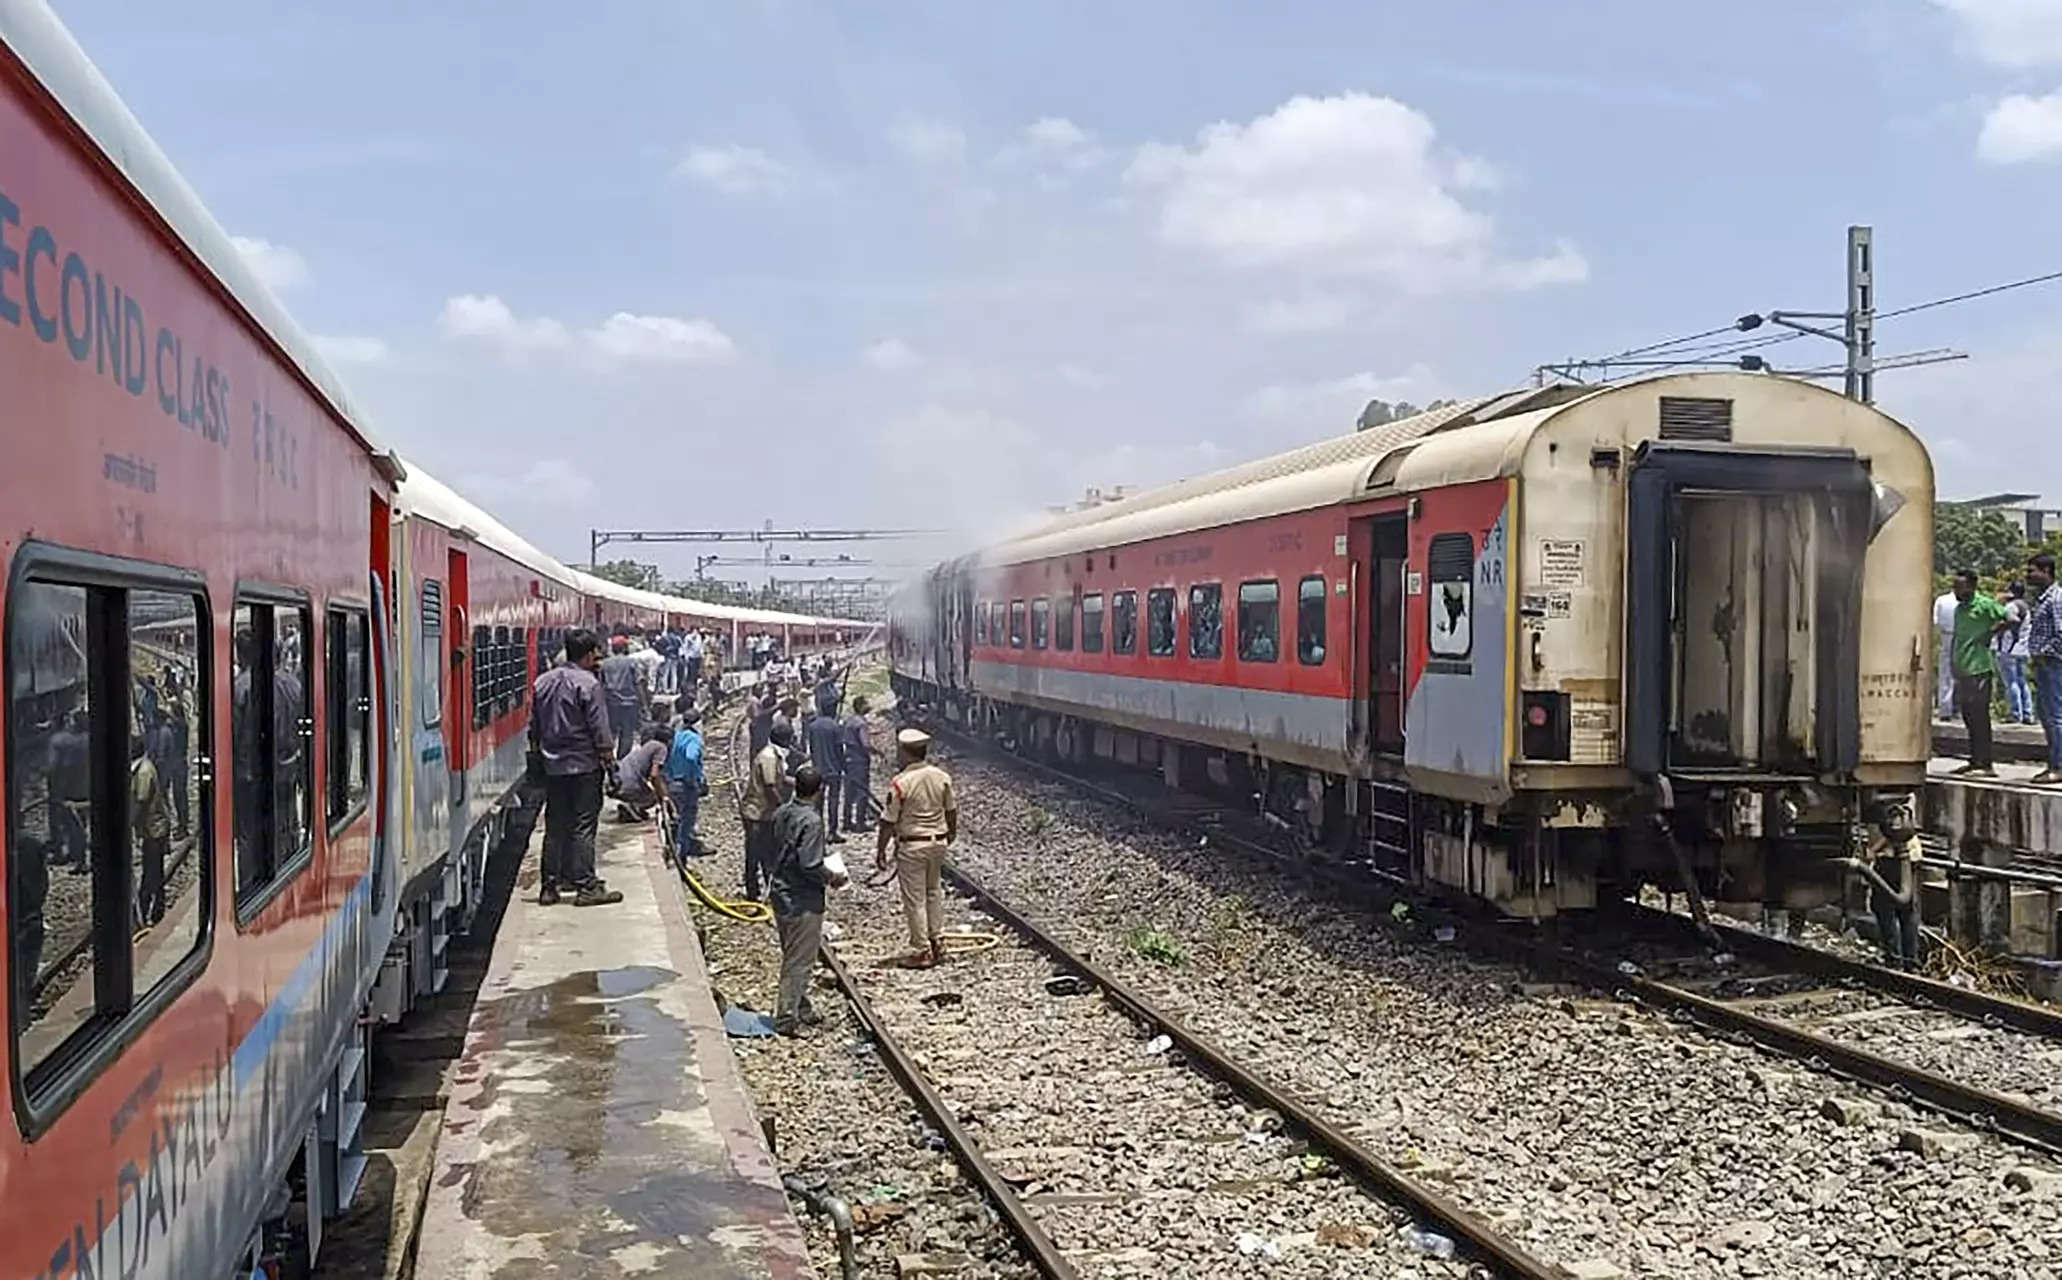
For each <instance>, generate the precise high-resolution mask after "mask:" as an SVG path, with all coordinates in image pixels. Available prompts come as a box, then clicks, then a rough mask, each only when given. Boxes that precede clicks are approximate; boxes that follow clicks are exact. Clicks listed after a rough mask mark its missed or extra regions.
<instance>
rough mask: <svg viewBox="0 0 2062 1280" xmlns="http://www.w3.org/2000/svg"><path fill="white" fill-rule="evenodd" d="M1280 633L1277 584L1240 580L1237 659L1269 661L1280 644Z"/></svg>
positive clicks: (1280, 602)
mask: <svg viewBox="0 0 2062 1280" xmlns="http://www.w3.org/2000/svg"><path fill="white" fill-rule="evenodd" d="M1281 634H1282V588H1281V584H1280V583H1278V582H1272V581H1270V582H1242V583H1240V584H1239V661H1240V662H1273V661H1274V660H1275V657H1276V656H1277V652H1278V650H1279V648H1280V646H1281Z"/></svg>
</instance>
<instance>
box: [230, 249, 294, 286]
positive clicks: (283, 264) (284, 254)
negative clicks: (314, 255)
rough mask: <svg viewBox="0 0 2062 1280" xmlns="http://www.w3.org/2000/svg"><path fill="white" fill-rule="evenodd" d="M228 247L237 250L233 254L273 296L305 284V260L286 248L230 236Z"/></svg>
mask: <svg viewBox="0 0 2062 1280" xmlns="http://www.w3.org/2000/svg"><path fill="white" fill-rule="evenodd" d="M229 243H231V244H233V245H235V246H236V251H237V252H238V253H240V254H242V255H243V260H244V263H245V265H247V266H249V267H250V269H251V270H252V272H254V273H255V274H256V275H257V277H258V279H260V280H262V281H264V282H265V287H266V288H268V289H270V290H272V292H274V293H285V292H286V291H287V290H289V289H292V288H295V287H297V286H299V285H304V284H306V283H308V263H307V260H306V259H304V258H302V257H301V255H300V254H298V253H295V252H294V251H293V250H292V249H289V248H287V247H286V246H285V245H283V244H273V243H272V242H271V241H270V240H260V239H258V238H257V237H255V236H231V237H229Z"/></svg>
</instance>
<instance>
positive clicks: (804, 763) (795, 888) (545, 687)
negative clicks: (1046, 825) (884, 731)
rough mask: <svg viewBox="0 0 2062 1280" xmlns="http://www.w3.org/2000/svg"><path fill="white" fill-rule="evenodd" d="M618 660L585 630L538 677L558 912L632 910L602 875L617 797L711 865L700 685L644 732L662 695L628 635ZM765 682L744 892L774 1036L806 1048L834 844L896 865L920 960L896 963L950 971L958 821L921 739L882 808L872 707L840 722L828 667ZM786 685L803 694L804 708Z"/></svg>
mask: <svg viewBox="0 0 2062 1280" xmlns="http://www.w3.org/2000/svg"><path fill="white" fill-rule="evenodd" d="M609 649H610V652H609V654H608V655H607V656H606V657H604V656H603V654H602V641H601V639H600V637H598V636H597V635H596V634H595V633H594V632H592V631H590V630H586V629H580V630H575V631H572V632H569V633H568V634H567V635H566V637H565V656H564V661H563V662H561V663H560V664H559V665H557V666H555V667H553V668H551V669H550V670H549V671H546V672H545V673H544V674H543V675H542V676H540V677H538V679H537V683H536V686H535V688H534V689H533V691H532V704H531V721H530V734H531V747H532V750H533V751H534V752H535V755H536V758H537V764H538V766H539V768H540V769H541V771H542V774H543V777H544V787H545V810H544V852H543V868H542V870H543V877H542V879H543V883H542V885H541V887H540V891H539V895H538V901H539V902H540V903H542V904H544V905H547V906H549V905H552V904H555V903H558V902H560V901H562V900H563V898H564V895H566V894H571V895H572V901H573V904H574V905H576V906H598V905H606V904H609V903H615V902H620V901H622V899H623V895H622V893H621V892H620V891H618V890H614V889H610V888H609V887H608V886H607V884H606V883H605V882H604V881H602V879H601V878H600V877H599V876H598V875H597V874H596V872H595V854H594V843H595V836H596V832H597V828H598V826H599V822H600V813H601V809H602V805H603V802H604V795H605V793H606V792H607V791H609V790H611V789H613V790H614V792H615V794H616V797H617V804H618V817H620V818H622V819H623V820H625V821H631V822H642V821H645V820H647V819H649V817H650V816H651V813H652V810H653V809H654V808H655V807H657V806H658V805H660V804H668V805H670V806H671V808H672V810H673V812H674V814H675V816H676V820H677V826H676V831H677V837H676V840H677V843H676V845H675V849H674V852H675V854H676V856H678V857H680V858H682V859H686V858H691V857H694V856H697V855H698V854H700V853H701V852H702V847H701V843H700V840H699V837H698V836H697V834H696V831H695V827H696V823H697V819H698V816H699V812H700V805H701V799H702V797H703V796H705V795H706V794H707V792H708V784H707V779H706V776H705V773H704V765H703V746H704V744H703V741H702V737H701V732H700V719H701V708H700V707H699V706H698V705H697V699H696V698H695V696H694V690H695V687H696V686H695V681H694V679H693V677H691V676H690V677H689V678H688V679H687V680H686V681H685V683H684V684H683V685H681V686H679V688H680V689H681V692H679V693H678V694H676V696H675V698H674V710H673V713H672V715H671V717H670V718H669V720H668V721H666V722H664V723H657V722H648V721H647V720H646V716H647V713H648V710H649V707H650V705H651V703H650V697H651V685H650V683H649V681H648V677H647V676H646V673H645V671H644V669H643V666H642V664H640V663H638V662H637V661H636V658H635V651H633V649H632V648H631V641H630V639H629V637H627V636H614V637H611V638H610V643H609ZM769 668H771V669H772V670H774V672H775V674H774V675H772V676H769V677H767V678H766V679H765V680H764V682H763V684H762V688H761V691H760V692H759V693H757V694H755V695H754V696H753V697H752V698H751V699H750V700H749V702H748V703H747V704H746V707H745V716H746V719H747V722H748V725H749V729H748V732H749V735H750V739H749V741H750V753H751V755H750V762H749V765H748V772H747V776H746V778H745V783H744V789H743V795H742V798H741V801H740V809H739V812H740V816H741V817H742V818H743V819H744V827H745V870H744V880H745V883H744V892H745V897H746V898H748V899H750V900H753V901H764V902H766V903H768V904H769V905H770V906H771V908H772V911H773V918H774V923H775V926H776V928H777V929H778V932H779V935H780V946H781V969H780V994H779V996H778V999H777V1002H776V1005H775V1018H774V1027H775V1030H777V1031H779V1032H781V1033H782V1034H784V1035H795V1034H799V1032H800V1030H801V1028H803V1027H805V1026H807V1025H809V1024H810V1023H812V1022H814V1021H816V1020H817V1018H816V1014H815V1011H814V1010H813V1009H812V1008H811V1007H810V1005H809V1000H808V991H809V974H810V970H811V968H812V967H813V966H814V964H815V962H816V956H817V951H818V948H819V946H820V945H821V942H822V938H823V916H824V908H825V905H826V898H825V895H826V891H827V890H828V889H829V888H831V887H832V886H834V885H837V884H842V883H844V882H845V879H846V877H847V872H846V871H845V869H844V866H843V859H842V858H841V857H840V856H838V855H837V854H836V853H835V852H834V851H832V850H831V848H830V846H833V845H838V844H843V843H844V842H845V836H844V834H843V832H851V831H861V830H864V829H865V828H866V827H868V826H869V825H871V826H873V827H874V830H875V832H876V836H875V847H874V863H875V866H876V867H877V868H878V869H879V870H880V871H882V872H886V871H887V870H888V869H889V867H890V866H891V865H892V866H893V867H894V869H895V874H896V878H897V881H898V883H899V886H900V890H901V899H902V906H903V912H904V916H905V919H906V922H907V924H908V929H909V941H910V951H909V953H908V954H907V955H905V956H903V957H901V958H900V960H899V963H901V964H903V965H905V966H907V967H911V968H928V967H930V966H932V965H934V964H937V963H938V962H939V961H941V960H943V959H944V958H945V946H944V927H945V901H944V895H943V891H942V887H941V883H940V873H941V870H942V866H943V863H944V859H945V852H946V849H947V848H948V847H949V846H950V845H951V843H952V841H953V840H954V838H955V837H956V836H957V835H958V830H959V813H958V806H957V803H956V801H955V799H954V795H953V785H952V778H951V776H950V775H948V774H947V773H946V772H945V771H944V770H943V769H940V768H938V767H937V766H936V765H934V764H932V763H930V761H929V758H928V756H929V749H930V739H929V738H928V737H927V736H926V735H924V734H923V733H921V732H919V731H917V730H914V729H905V730H903V731H902V732H901V733H900V734H899V735H897V738H896V750H897V755H898V768H897V771H896V773H895V776H894V778H893V779H892V780H891V781H890V782H889V784H888V790H887V798H886V800H885V802H884V803H880V804H878V805H877V804H876V802H875V801H874V798H873V794H872V774H873V755H874V749H873V744H872V741H871V738H870V736H869V733H868V721H867V716H868V713H869V711H870V709H871V708H870V707H869V705H868V702H867V699H866V698H865V697H856V698H853V699H852V701H851V709H850V710H849V711H846V710H845V709H844V708H845V691H844V673H842V672H840V671H839V669H838V668H837V666H836V664H835V663H834V662H832V661H831V660H830V659H829V658H825V659H822V660H821V661H819V662H817V663H815V664H796V665H795V666H794V667H793V668H792V669H791V670H784V669H781V668H778V667H773V664H771V663H769ZM787 679H793V680H795V681H796V685H795V687H796V688H800V689H806V690H807V693H808V701H807V703H806V704H805V703H804V701H803V699H802V697H800V696H798V695H797V694H796V693H793V692H790V691H789V686H788V685H787V684H786V683H784V680H787ZM626 718H627V720H628V723H629V725H630V728H629V730H628V732H627V733H626V732H625V729H624V724H625V722H626ZM611 777H613V787H611V785H610V782H609V779H610V778H611ZM876 813H878V821H875V814H876Z"/></svg>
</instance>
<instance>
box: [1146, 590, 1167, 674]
mask: <svg viewBox="0 0 2062 1280" xmlns="http://www.w3.org/2000/svg"><path fill="white" fill-rule="evenodd" d="M1146 652H1147V653H1148V654H1150V655H1151V656H1153V657H1155V658H1165V657H1170V656H1172V655H1173V653H1174V588H1173V587H1155V588H1153V589H1152V590H1151V591H1148V592H1146Z"/></svg>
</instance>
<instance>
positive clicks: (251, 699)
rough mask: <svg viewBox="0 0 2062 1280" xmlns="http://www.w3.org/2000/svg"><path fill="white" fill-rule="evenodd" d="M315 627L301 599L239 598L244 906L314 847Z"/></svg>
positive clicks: (239, 837) (234, 702)
mask: <svg viewBox="0 0 2062 1280" xmlns="http://www.w3.org/2000/svg"><path fill="white" fill-rule="evenodd" d="M308 632H309V625H308V615H307V610H306V609H305V608H303V607H302V606H300V605H298V604H285V603H278V602H275V601H269V600H239V601H238V602H237V605H236V614H235V622H234V624H233V630H232V634H233V636H234V637H235V649H234V651H233V652H232V654H231V666H230V671H231V675H232V684H231V690H230V731H229V745H230V753H231V756H232V758H233V765H232V768H233V776H234V778H235V784H236V786H235V794H234V797H233V801H234V802H233V806H232V807H233V809H234V812H235V819H236V902H237V906H238V907H239V908H240V909H241V908H246V907H248V906H250V905H251V904H252V903H253V902H254V901H255V900H257V899H259V898H261V897H263V896H265V895H266V894H267V893H268V892H269V891H270V890H271V888H272V887H273V886H274V885H276V884H280V883H283V882H284V881H285V880H286V879H288V878H289V877H290V876H291V874H292V873H293V872H296V871H298V870H299V869H300V864H301V860H302V855H304V854H306V853H307V852H308V850H309V848H310V834H309V832H310V821H309V820H310V818H311V817H312V816H313V808H314V802H315V797H314V787H313V782H314V768H313V756H314V754H315V753H314V741H315V730H314V724H315V722H314V721H313V720H312V719H311V718H310V709H309V706H308V683H307V667H306V665H305V654H306V638H307V635H308Z"/></svg>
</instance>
